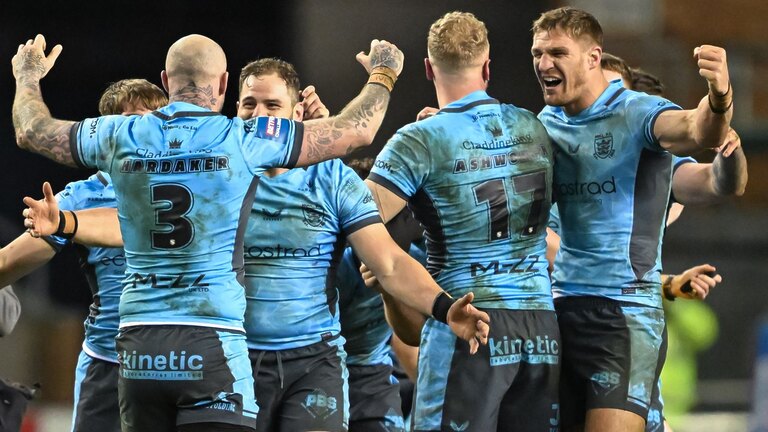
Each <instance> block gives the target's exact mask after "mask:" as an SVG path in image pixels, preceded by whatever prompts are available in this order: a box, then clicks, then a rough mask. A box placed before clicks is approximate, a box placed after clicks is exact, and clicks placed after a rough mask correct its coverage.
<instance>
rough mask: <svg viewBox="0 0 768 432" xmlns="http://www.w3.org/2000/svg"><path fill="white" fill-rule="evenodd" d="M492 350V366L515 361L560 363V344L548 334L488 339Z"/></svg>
mask: <svg viewBox="0 0 768 432" xmlns="http://www.w3.org/2000/svg"><path fill="white" fill-rule="evenodd" d="M488 349H489V350H490V352H491V360H490V361H491V366H501V365H508V364H514V363H520V362H521V361H522V362H525V363H530V364H544V363H545V364H558V363H559V362H560V344H559V343H558V342H557V340H555V339H554V338H550V337H549V336H548V335H544V336H541V335H536V337H534V338H531V339H525V338H514V339H510V338H509V337H507V336H504V337H502V338H501V339H496V338H490V339H488Z"/></svg>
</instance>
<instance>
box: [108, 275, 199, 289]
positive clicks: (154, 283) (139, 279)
mask: <svg viewBox="0 0 768 432" xmlns="http://www.w3.org/2000/svg"><path fill="white" fill-rule="evenodd" d="M204 279H205V274H188V273H181V274H177V275H171V274H160V275H159V274H155V273H144V274H141V273H132V274H129V275H128V276H126V278H125V279H124V280H123V286H124V287H126V288H128V287H130V288H136V287H137V286H139V285H149V287H150V288H172V289H178V288H185V289H186V288H188V289H189V291H190V292H208V286H209V285H210V284H208V283H203V280H204Z"/></svg>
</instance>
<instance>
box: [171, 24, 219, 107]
mask: <svg viewBox="0 0 768 432" xmlns="http://www.w3.org/2000/svg"><path fill="white" fill-rule="evenodd" d="M227 76H228V75H227V57H226V56H225V55H224V50H223V49H222V48H221V46H219V44H217V43H216V42H214V41H213V40H212V39H210V38H207V37H205V36H202V35H198V34H191V35H188V36H184V37H183V38H181V39H179V40H177V41H176V42H175V43H174V44H173V45H171V47H170V48H169V49H168V55H167V56H166V57H165V71H163V74H162V79H163V85H164V86H165V87H166V90H168V94H169V96H170V99H171V101H175V100H186V101H187V102H191V103H195V104H197V105H201V106H204V107H207V108H211V109H214V110H219V109H221V105H222V103H223V95H224V92H225V90H226V83H227ZM194 93H197V94H198V95H197V96H196V98H192V99H190V95H192V96H194ZM201 96H205V97H203V98H202V99H206V100H202V99H201V98H200V97H201Z"/></svg>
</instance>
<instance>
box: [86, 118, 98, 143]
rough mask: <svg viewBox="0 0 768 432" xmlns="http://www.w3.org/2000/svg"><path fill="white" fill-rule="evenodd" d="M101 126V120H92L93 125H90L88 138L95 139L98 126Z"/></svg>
mask: <svg viewBox="0 0 768 432" xmlns="http://www.w3.org/2000/svg"><path fill="white" fill-rule="evenodd" d="M98 124H99V119H93V120H91V124H90V125H88V138H93V136H94V135H96V126H97V125H98Z"/></svg>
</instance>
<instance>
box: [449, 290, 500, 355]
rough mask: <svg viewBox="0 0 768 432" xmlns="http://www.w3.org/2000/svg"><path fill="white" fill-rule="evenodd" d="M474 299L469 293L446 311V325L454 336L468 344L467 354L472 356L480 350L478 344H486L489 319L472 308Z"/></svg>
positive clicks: (486, 315) (481, 312) (483, 313)
mask: <svg viewBox="0 0 768 432" xmlns="http://www.w3.org/2000/svg"><path fill="white" fill-rule="evenodd" d="M474 298H475V295H474V294H473V293H469V294H467V295H465V296H463V297H461V298H460V299H458V300H456V301H455V302H454V303H453V305H451V308H450V309H448V319H447V321H448V325H449V326H450V327H451V330H453V332H454V333H455V334H456V336H458V337H460V338H462V339H464V340H465V341H468V342H469V353H470V354H474V353H476V352H477V350H478V348H480V344H483V345H486V344H487V343H488V332H489V331H490V326H489V324H490V322H491V317H489V316H488V314H487V313H485V312H483V311H481V310H479V309H477V308H476V307H474V306H472V300H473V299H474Z"/></svg>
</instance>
